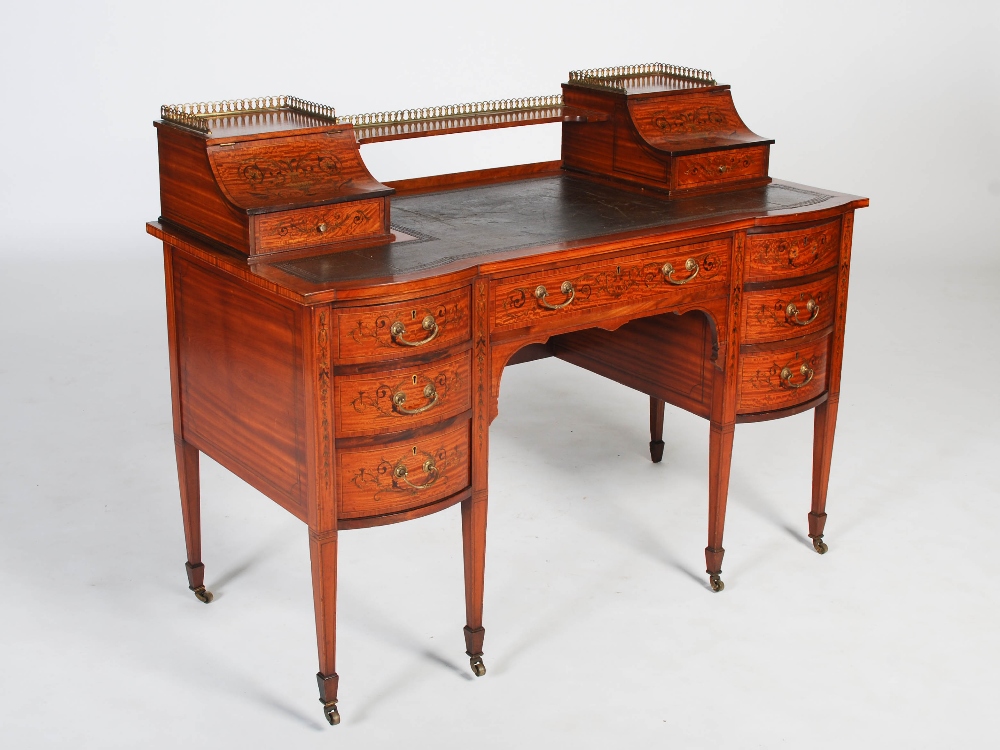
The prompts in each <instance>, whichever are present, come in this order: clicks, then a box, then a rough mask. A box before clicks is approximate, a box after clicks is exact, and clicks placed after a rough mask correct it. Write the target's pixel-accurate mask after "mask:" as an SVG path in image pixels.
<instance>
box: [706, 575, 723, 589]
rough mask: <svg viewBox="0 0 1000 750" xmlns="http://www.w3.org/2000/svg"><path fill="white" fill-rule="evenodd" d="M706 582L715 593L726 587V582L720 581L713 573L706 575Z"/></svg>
mask: <svg viewBox="0 0 1000 750" xmlns="http://www.w3.org/2000/svg"><path fill="white" fill-rule="evenodd" d="M708 584H709V585H710V586H711V587H712V591H714V592H715V593H717V594H718V593H719V592H720V591H722V590H723V589H724V588H726V584H724V583H723V582H722V579H721V578H719V576H715V575H713V576H709V577H708Z"/></svg>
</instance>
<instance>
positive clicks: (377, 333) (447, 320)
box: [351, 302, 466, 348]
mask: <svg viewBox="0 0 1000 750" xmlns="http://www.w3.org/2000/svg"><path fill="white" fill-rule="evenodd" d="M428 315H433V316H434V320H435V321H436V322H437V325H438V326H439V327H440V328H441V329H442V330H443V329H445V328H446V327H453V326H454V327H459V328H461V327H463V326H465V325H466V310H465V306H464V305H462V304H460V303H458V302H451V303H446V304H442V305H437V306H435V307H433V308H430V307H428V308H421V309H417V310H416V311H414V310H413V309H412V308H407V309H403V310H397V311H394V312H391V313H384V314H382V315H373V316H372V317H370V318H362V319H360V320H359V321H358V322H357V325H355V326H354V328H352V329H351V338H352V339H354V341H355V342H357V343H358V344H366V343H367V344H374V345H375V346H376V347H379V348H389V347H392V348H397V347H398V346H399V345H398V344H396V343H395V342H394V341H393V339H392V334H391V333H390V332H389V329H390V328H391V327H392V324H393V323H395V322H396V321H402V322H403V323H406V324H408V327H414V328H415V329H416V328H419V326H420V321H421V320H423V318H425V317H426V316H428ZM413 321H416V324H413Z"/></svg>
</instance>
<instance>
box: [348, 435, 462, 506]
mask: <svg viewBox="0 0 1000 750" xmlns="http://www.w3.org/2000/svg"><path fill="white" fill-rule="evenodd" d="M467 458H468V453H467V449H466V447H465V446H464V445H460V446H456V447H453V448H447V447H440V448H436V449H432V450H431V451H424V450H416V451H407V452H406V453H403V454H402V455H400V456H397V457H395V458H386V457H383V458H381V459H380V460H379V461H378V463H377V464H375V465H373V466H362V467H361V468H359V469H358V470H357V471H356V473H355V474H354V476H352V477H351V482H352V483H353V484H354V486H355V487H357V488H358V489H360V490H365V491H371V492H372V493H373V494H372V498H373V499H374V500H375V501H376V502H378V501H379V500H382V499H385V498H386V497H387V496H393V497H397V496H398V495H399V494H400V493H402V494H405V495H416V494H417V493H419V492H421V491H422V489H421V487H420V485H427V487H430V486H433V485H435V484H448V472H449V471H451V470H454V471H468V461H467ZM428 462H430V464H431V465H433V467H434V469H433V472H432V473H431V474H427V473H426V472H425V471H424V468H423V467H424V466H425V465H427V464H428ZM400 465H403V466H405V467H406V469H407V476H406V479H409V483H407V481H405V480H404V479H403V478H401V477H399V476H397V471H396V467H398V466H400ZM424 489H426V488H424Z"/></svg>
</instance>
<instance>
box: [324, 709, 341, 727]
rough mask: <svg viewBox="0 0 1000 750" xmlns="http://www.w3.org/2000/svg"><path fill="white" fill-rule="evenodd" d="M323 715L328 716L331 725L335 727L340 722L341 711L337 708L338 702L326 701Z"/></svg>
mask: <svg viewBox="0 0 1000 750" xmlns="http://www.w3.org/2000/svg"><path fill="white" fill-rule="evenodd" d="M323 715H324V716H326V720H327V721H328V722H329V723H330V726H331V727H335V726H337V725H338V724H339V723H340V712H339V711H338V710H337V704H336V703H324V704H323Z"/></svg>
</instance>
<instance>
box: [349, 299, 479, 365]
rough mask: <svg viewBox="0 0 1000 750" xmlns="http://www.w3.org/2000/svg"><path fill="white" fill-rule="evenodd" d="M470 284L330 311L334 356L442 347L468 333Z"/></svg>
mask: <svg viewBox="0 0 1000 750" xmlns="http://www.w3.org/2000/svg"><path fill="white" fill-rule="evenodd" d="M469 305H470V298H469V287H462V288H461V289H456V290H454V291H451V292H444V293H443V294H436V295H434V296H432V297H421V298H420V299H413V300H407V301H406V302H397V303H395V304H392V305H374V306H370V307H347V308H340V309H337V310H335V311H334V320H335V321H336V322H335V330H336V346H337V350H336V351H337V354H336V357H337V360H338V361H339V362H341V363H346V362H372V361H376V360H382V359H392V358H396V357H406V356H411V355H415V354H424V353H425V352H430V351H435V350H437V349H444V348H445V347H448V346H452V345H454V344H460V343H462V342H463V341H468V340H469V338H471V335H472V318H471V315H470V312H469Z"/></svg>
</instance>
